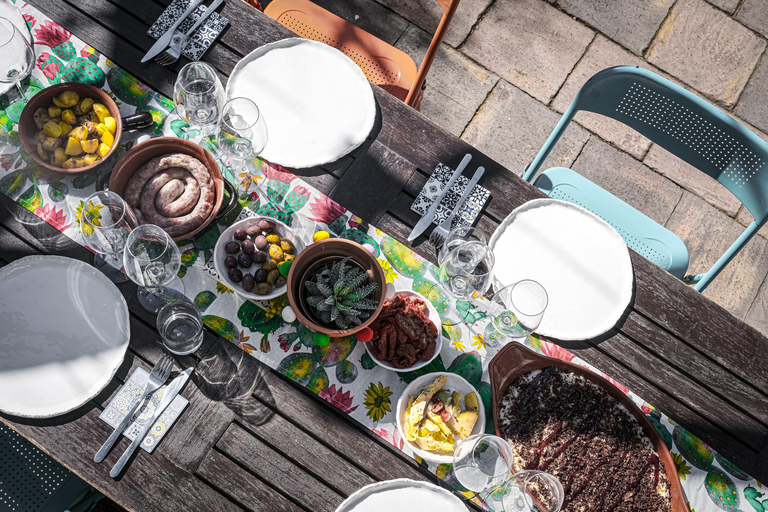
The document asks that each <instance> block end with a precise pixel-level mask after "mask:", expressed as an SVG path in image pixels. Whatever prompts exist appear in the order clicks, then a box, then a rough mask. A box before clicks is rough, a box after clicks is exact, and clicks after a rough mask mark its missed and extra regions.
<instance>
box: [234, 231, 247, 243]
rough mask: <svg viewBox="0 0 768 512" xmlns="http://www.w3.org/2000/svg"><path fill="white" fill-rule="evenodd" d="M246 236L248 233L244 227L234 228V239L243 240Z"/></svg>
mask: <svg viewBox="0 0 768 512" xmlns="http://www.w3.org/2000/svg"><path fill="white" fill-rule="evenodd" d="M247 236H248V234H247V233H246V232H245V230H244V229H242V228H240V229H236V230H235V240H245V238H246V237H247Z"/></svg>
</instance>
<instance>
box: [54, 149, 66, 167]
mask: <svg viewBox="0 0 768 512" xmlns="http://www.w3.org/2000/svg"><path fill="white" fill-rule="evenodd" d="M66 159H67V154H66V153H64V148H61V147H59V148H56V149H55V150H54V151H53V162H52V163H53V165H61V164H63V163H64V160H66Z"/></svg>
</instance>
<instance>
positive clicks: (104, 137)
mask: <svg viewBox="0 0 768 512" xmlns="http://www.w3.org/2000/svg"><path fill="white" fill-rule="evenodd" d="M101 142H103V143H104V144H106V145H107V146H109V147H112V144H114V143H115V136H114V135H112V134H111V133H109V132H108V131H107V132H104V133H103V134H101Z"/></svg>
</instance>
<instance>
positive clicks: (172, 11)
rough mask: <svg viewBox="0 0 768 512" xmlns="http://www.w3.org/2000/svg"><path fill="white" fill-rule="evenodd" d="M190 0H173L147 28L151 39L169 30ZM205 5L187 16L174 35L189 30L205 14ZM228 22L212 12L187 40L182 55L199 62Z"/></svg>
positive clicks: (157, 37)
mask: <svg viewBox="0 0 768 512" xmlns="http://www.w3.org/2000/svg"><path fill="white" fill-rule="evenodd" d="M191 2H192V0H173V2H171V5H169V6H168V7H167V8H166V9H165V11H163V14H161V15H160V17H159V18H157V20H156V21H155V22H154V23H153V24H152V26H151V27H149V30H147V34H148V35H149V37H151V38H153V39H159V38H160V37H162V35H163V34H165V32H166V31H167V30H168V29H169V28H171V26H172V25H173V24H174V23H175V22H176V20H178V19H179V16H181V15H182V14H183V13H184V11H186V10H187V7H189V4H190V3H191ZM205 9H206V7H205V5H202V4H201V5H200V6H198V7H197V9H195V10H194V11H193V12H192V14H190V15H189V16H187V19H186V20H184V22H183V23H182V24H181V25H179V28H178V29H176V34H178V35H182V34H185V33H186V32H187V30H189V29H190V28H191V27H192V25H193V24H194V23H195V21H197V19H198V18H199V17H200V16H201V15H202V14H203V13H204V12H205ZM228 23H229V20H228V19H227V18H226V17H224V16H222V15H221V14H219V13H217V12H214V13H213V14H211V15H210V17H209V18H208V19H207V20H206V21H205V22H204V23H203V24H202V25H201V26H200V28H198V29H197V30H196V31H195V33H194V34H192V35H191V36H190V38H189V39H188V40H187V44H186V45H185V46H184V49H183V50H182V52H181V53H182V55H184V56H185V57H188V58H189V59H191V60H200V57H202V56H203V54H204V53H205V51H206V50H207V49H208V47H209V46H211V44H212V43H213V42H214V41H215V40H216V38H217V37H219V34H220V33H221V31H222V30H224V27H226V26H227V24H228Z"/></svg>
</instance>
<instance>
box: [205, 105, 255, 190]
mask: <svg viewBox="0 0 768 512" xmlns="http://www.w3.org/2000/svg"><path fill="white" fill-rule="evenodd" d="M267 137H268V135H267V125H266V123H265V122H264V116H262V115H261V112H260V111H259V107H258V106H257V105H256V104H255V103H254V102H253V101H251V100H249V99H248V98H232V99H231V100H229V101H228V102H227V103H226V105H224V108H223V109H222V111H221V117H220V119H219V127H218V131H217V134H216V143H217V145H218V147H219V149H220V150H221V151H222V152H223V153H224V154H225V155H226V156H227V157H229V158H230V159H231V160H233V161H234V162H235V164H236V165H237V168H236V171H235V176H238V177H239V178H238V179H237V192H238V196H239V197H240V199H247V196H248V189H249V188H250V186H251V182H253V184H254V185H256V188H257V190H260V189H261V187H260V184H259V182H258V180H257V178H258V176H256V175H253V174H251V172H250V169H249V168H248V162H249V161H251V160H253V158H254V157H256V156H258V155H259V154H260V153H261V152H262V151H263V150H264V147H265V146H266V145H267ZM263 178H264V177H263V176H262V180H261V181H262V183H263ZM260 191H261V190H260ZM265 197H266V196H265Z"/></svg>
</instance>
